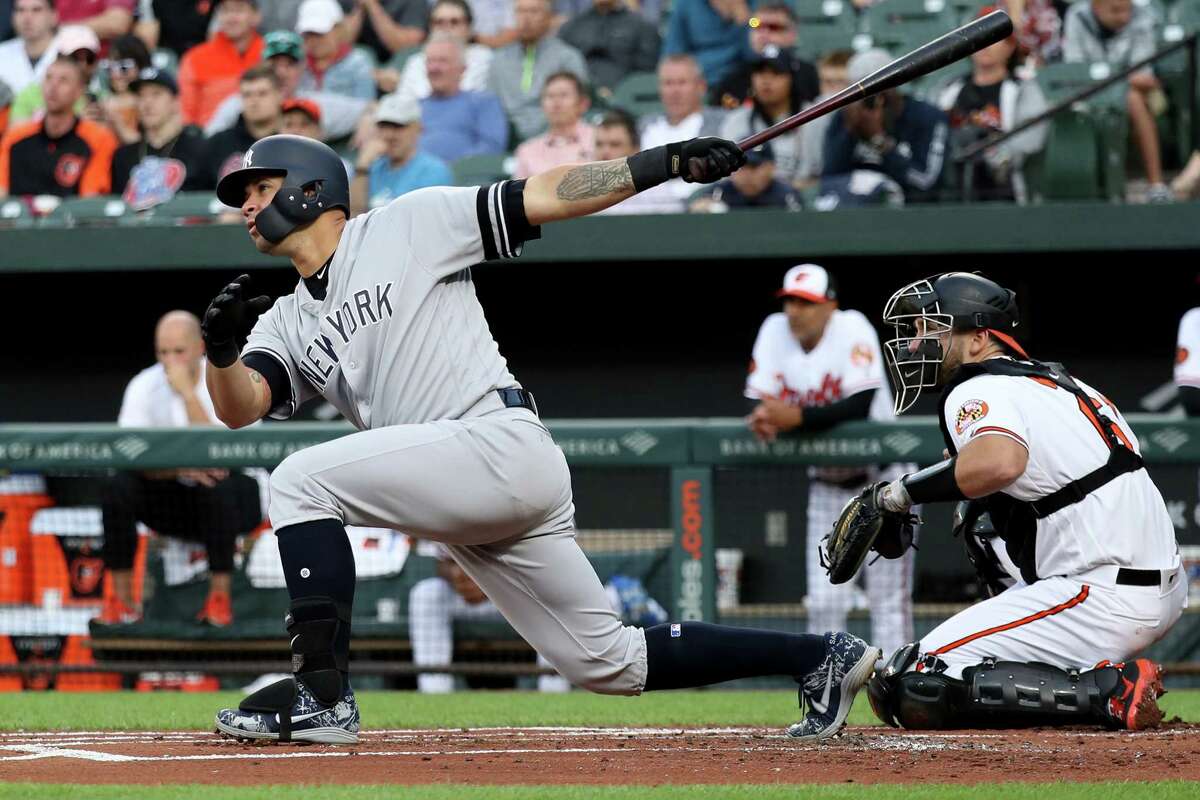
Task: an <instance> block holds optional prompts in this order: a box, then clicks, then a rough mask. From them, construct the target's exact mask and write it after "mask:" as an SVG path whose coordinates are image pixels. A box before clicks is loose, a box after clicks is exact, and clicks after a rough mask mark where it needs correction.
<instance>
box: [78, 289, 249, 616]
mask: <svg viewBox="0 0 1200 800" xmlns="http://www.w3.org/2000/svg"><path fill="white" fill-rule="evenodd" d="M154 352H155V357H156V359H157V363H156V364H155V365H154V366H152V367H147V368H146V369H144V370H142V371H141V372H139V373H138V374H137V375H136V376H135V377H134V378H133V380H131V381H130V382H129V385H128V386H127V387H126V388H125V396H124V398H123V399H122V400H121V411H120V414H119V415H118V417H117V424H118V425H120V426H122V427H138V428H158V427H192V426H200V427H209V426H213V425H220V424H221V423H220V422H219V421H218V419H217V415H216V413H215V412H214V411H213V405H212V398H210V397H209V394H208V387H207V386H205V382H204V370H205V367H206V363H205V358H204V341H203V339H201V337H200V320H198V319H197V318H196V316H195V315H194V314H191V313H189V312H187V311H171V312H169V313H167V314H166V315H164V316H163V317H162V318H161V319H160V320H159V321H158V325H157V326H155V329H154ZM102 509H103V518H104V565H105V567H106V568H107V569H108V570H109V572H110V574H111V575H112V585H113V595H112V598H111V600H106V602H105V605H104V608H103V611H102V613H101V616H100V618H99V622H101V623H102V624H110V625H116V624H122V623H129V622H136V621H137V620H138V619H139V618H140V616H141V612H140V611H139V610H138V609H136V608H135V607H134V604H133V556H134V552H135V551H136V549H137V540H138V533H137V523H138V522H142V523H144V524H145V525H146V526H148V527H149V528H151V529H153V530H154V531H156V532H158V533H160V534H164V535H166V536H173V537H176V538H180V539H186V540H188V541H194V542H203V543H204V546H205V549H206V550H207V553H208V569H209V590H208V597H207V599H206V600H205V602H204V606H203V607H202V608H201V609H200V613H199V614H197V615H196V621H197V622H204V623H208V624H210V625H216V626H226V625H229V624H230V623H231V622H233V606H232V603H231V602H230V576H231V573H232V572H233V551H234V543H235V541H236V539H237V537H238V535H239V534H244V533H249V532H250V531H251V530H253V529H254V528H255V527H256V526H257V525H258V524H259V523H260V522H261V521H262V508H261V505H260V503H259V497H258V483H257V482H256V481H255V480H254V479H253V478H251V477H249V476H247V475H244V474H241V473H238V472H232V473H231V472H229V471H228V470H225V469H211V468H209V469H172V470H153V471H150V472H119V473H117V474H116V475H115V476H113V477H112V479H111V480H110V481H109V483H108V485H107V487H106V491H105V495H104V502H103V504H102Z"/></svg>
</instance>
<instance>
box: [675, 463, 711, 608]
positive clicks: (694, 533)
mask: <svg viewBox="0 0 1200 800" xmlns="http://www.w3.org/2000/svg"><path fill="white" fill-rule="evenodd" d="M701 491H702V487H701V484H700V481H697V480H689V481H684V482H683V483H682V484H681V492H682V496H681V498H680V501H681V510H682V513H681V514H680V524H681V526H682V529H683V535H682V536H681V537H680V541H679V545H680V547H682V548H683V552H684V553H685V557H684V558H682V559H680V567H679V597H678V598H676V602H675V607H676V608H677V609H678V610H679V617H680V619H681V620H682V621H685V622H686V621H690V620H703V619H704V560H703V553H704V512H703V510H702V509H703V505H702V503H701V499H702V498H701V494H700V493H701Z"/></svg>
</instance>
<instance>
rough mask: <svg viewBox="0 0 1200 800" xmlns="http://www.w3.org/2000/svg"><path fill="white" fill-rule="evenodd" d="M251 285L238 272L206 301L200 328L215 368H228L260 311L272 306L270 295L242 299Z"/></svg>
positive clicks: (239, 351)
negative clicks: (209, 301) (236, 275)
mask: <svg viewBox="0 0 1200 800" xmlns="http://www.w3.org/2000/svg"><path fill="white" fill-rule="evenodd" d="M249 286H250V276H249V275H239V276H238V277H236V278H234V280H233V282H232V283H230V284H229V285H228V286H226V287H225V288H224V289H222V290H221V293H220V294H218V295H217V296H216V297H214V298H213V301H212V302H211V303H209V304H208V310H207V311H205V312H204V319H203V320H201V322H200V330H201V332H202V334H203V336H204V350H205V353H206V355H207V356H208V360H209V361H210V362H212V365H213V366H214V367H228V366H230V365H232V364H233V363H234V362H235V361H237V360H238V355H239V354H240V353H241V347H242V345H241V343H242V342H244V341H246V337H247V336H248V335H249V334H250V329H251V328H253V327H254V323H255V322H256V321H257V320H258V317H259V315H260V314H262V313H263V312H264V311H266V310H267V309H269V308H270V307H271V303H272V300H271V298H269V297H267V296H266V295H265V294H264V295H259V296H258V297H252V298H250V299H248V300H247V299H245V293H246V290H247V289H248V288H249Z"/></svg>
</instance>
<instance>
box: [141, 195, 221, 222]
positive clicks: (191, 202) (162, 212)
mask: <svg viewBox="0 0 1200 800" xmlns="http://www.w3.org/2000/svg"><path fill="white" fill-rule="evenodd" d="M232 210H236V209H230V208H228V207H227V206H226V205H225V204H224V203H222V202H221V201H220V200H218V199H217V198H216V195H214V194H213V193H212V192H179V193H178V194H176V195H175V196H174V197H172V198H171V199H170V200H168V201H167V202H165V203H163V204H162V205H160V206H157V207H155V208H154V209H153V213H154V216H155V217H166V218H176V219H182V218H185V217H215V216H217V215H218V214H220V213H222V212H224V211H232Z"/></svg>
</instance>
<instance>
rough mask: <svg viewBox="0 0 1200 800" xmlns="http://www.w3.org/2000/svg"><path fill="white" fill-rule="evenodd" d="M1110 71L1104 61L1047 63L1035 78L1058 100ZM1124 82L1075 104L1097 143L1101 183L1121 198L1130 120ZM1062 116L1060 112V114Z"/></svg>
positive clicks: (1106, 191) (1049, 97)
mask: <svg viewBox="0 0 1200 800" xmlns="http://www.w3.org/2000/svg"><path fill="white" fill-rule="evenodd" d="M1111 74H1112V69H1111V67H1109V66H1108V65H1107V64H1104V63H1095V64H1047V65H1045V66H1043V67H1042V68H1041V69H1039V70H1038V75H1037V81H1038V84H1039V85H1040V86H1041V87H1042V92H1043V93H1044V94H1045V95H1046V100H1047V101H1048V102H1050V103H1057V102H1059V101H1060V100H1063V99H1065V98H1067V97H1070V96H1071V95H1072V94H1075V93H1076V92H1078V91H1079V90H1081V89H1083V88H1085V87H1087V86H1090V85H1092V84H1094V83H1096V82H1097V81H1100V80H1104V79H1105V78H1107V77H1108V76H1110V75H1111ZM1127 91H1128V90H1127V88H1126V84H1125V83H1124V82H1120V83H1116V84H1114V85H1113V86H1111V87H1109V88H1108V89H1105V90H1104V91H1102V92H1100V93H1099V94H1097V95H1093V96H1092V97H1090V98H1088V99H1086V100H1084V101H1082V102H1081V103H1079V104H1077V106H1076V108H1075V110H1078V111H1079V112H1081V113H1084V114H1087V115H1088V116H1089V118H1090V119H1091V120H1092V125H1093V128H1094V130H1095V132H1096V135H1097V137H1098V139H1097V141H1098V143H1099V146H1100V156H1099V168H1100V186H1101V188H1102V192H1103V194H1104V196H1106V197H1108V198H1109V199H1110V200H1115V201H1119V200H1123V199H1124V194H1125V161H1126V157H1125V154H1126V151H1127V150H1128V147H1129V119H1128V112H1127V111H1126V103H1125V95H1126V92H1127ZM1060 116H1061V115H1060Z"/></svg>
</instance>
